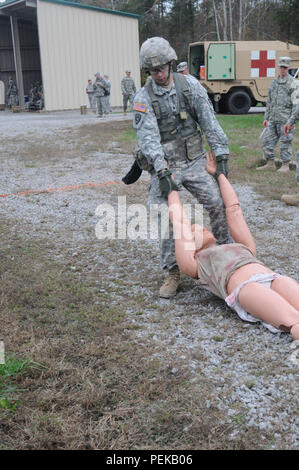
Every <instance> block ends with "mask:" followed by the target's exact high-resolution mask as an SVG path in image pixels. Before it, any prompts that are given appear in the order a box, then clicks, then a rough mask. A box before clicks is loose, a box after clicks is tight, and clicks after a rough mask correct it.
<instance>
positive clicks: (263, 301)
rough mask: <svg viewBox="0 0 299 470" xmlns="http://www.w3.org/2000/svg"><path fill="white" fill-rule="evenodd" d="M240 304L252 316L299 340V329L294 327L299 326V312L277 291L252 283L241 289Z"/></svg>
mask: <svg viewBox="0 0 299 470" xmlns="http://www.w3.org/2000/svg"><path fill="white" fill-rule="evenodd" d="M273 282H274V281H273ZM239 303H240V305H241V306H242V307H243V308H244V310H246V311H247V312H248V313H251V315H253V316H255V317H256V318H258V319H260V320H263V321H264V322H266V323H270V324H271V325H273V326H275V327H276V328H279V329H281V330H282V331H290V332H291V334H292V337H293V338H294V339H299V328H297V326H296V327H294V326H295V325H297V324H299V310H297V309H296V308H295V307H293V305H291V304H290V303H289V302H288V301H287V300H286V299H285V298H283V297H282V296H281V295H280V294H279V293H278V292H277V291H276V290H274V289H272V288H269V287H266V286H263V285H262V284H259V283H258V282H250V283H249V284H246V285H245V286H243V287H242V288H241V290H240V293H239Z"/></svg>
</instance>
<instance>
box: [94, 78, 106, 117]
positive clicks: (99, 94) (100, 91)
mask: <svg viewBox="0 0 299 470" xmlns="http://www.w3.org/2000/svg"><path fill="white" fill-rule="evenodd" d="M95 77H96V80H95V82H94V84H93V88H94V90H95V98H96V101H97V107H98V117H103V114H107V112H106V109H105V92H106V90H107V83H106V82H105V80H104V78H103V77H102V76H101V74H100V73H99V72H97V73H96V74H95Z"/></svg>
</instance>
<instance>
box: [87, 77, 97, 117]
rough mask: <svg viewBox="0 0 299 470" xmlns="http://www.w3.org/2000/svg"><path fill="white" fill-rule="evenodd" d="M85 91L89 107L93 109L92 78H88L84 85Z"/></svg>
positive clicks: (93, 91)
mask: <svg viewBox="0 0 299 470" xmlns="http://www.w3.org/2000/svg"><path fill="white" fill-rule="evenodd" d="M86 93H87V96H88V99H89V107H90V109H95V96H94V94H95V90H94V87H93V83H92V80H91V79H90V78H89V79H88V83H87V85H86Z"/></svg>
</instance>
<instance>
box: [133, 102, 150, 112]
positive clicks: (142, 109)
mask: <svg viewBox="0 0 299 470" xmlns="http://www.w3.org/2000/svg"><path fill="white" fill-rule="evenodd" d="M146 109H147V105H146V104H142V103H135V106H134V111H139V112H140V113H145V111H146Z"/></svg>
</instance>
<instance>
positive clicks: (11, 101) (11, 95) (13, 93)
mask: <svg viewBox="0 0 299 470" xmlns="http://www.w3.org/2000/svg"><path fill="white" fill-rule="evenodd" d="M7 100H8V101H7V104H8V107H9V108H11V107H12V106H16V105H17V104H18V90H17V85H16V84H15V82H14V81H13V79H12V78H11V77H9V80H8V90H7Z"/></svg>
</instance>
